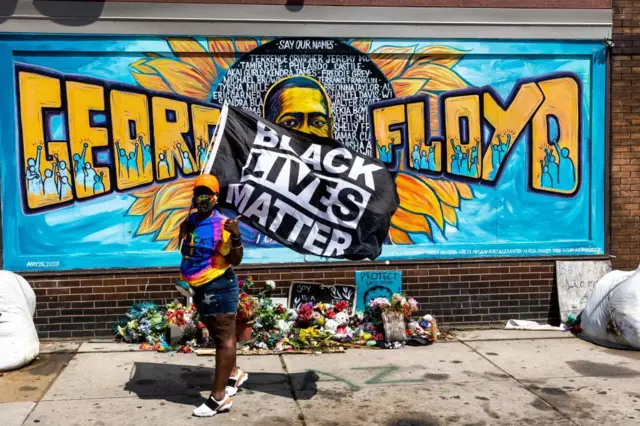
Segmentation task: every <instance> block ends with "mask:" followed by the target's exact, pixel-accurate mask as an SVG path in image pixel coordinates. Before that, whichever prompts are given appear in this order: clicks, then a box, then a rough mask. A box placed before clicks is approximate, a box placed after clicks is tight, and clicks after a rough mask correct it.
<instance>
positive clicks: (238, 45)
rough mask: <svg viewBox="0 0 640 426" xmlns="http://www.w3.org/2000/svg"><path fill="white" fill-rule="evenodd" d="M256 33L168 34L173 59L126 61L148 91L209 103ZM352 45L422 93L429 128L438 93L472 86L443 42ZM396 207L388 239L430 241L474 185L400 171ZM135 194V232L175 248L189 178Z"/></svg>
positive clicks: (394, 81) (397, 86) (395, 81)
mask: <svg viewBox="0 0 640 426" xmlns="http://www.w3.org/2000/svg"><path fill="white" fill-rule="evenodd" d="M269 41H270V39H256V38H233V39H232V38H209V39H207V43H206V46H207V48H206V49H205V47H204V45H203V44H200V43H199V42H198V41H197V40H195V39H193V38H168V39H167V43H168V44H169V46H170V48H171V50H172V52H173V56H172V57H167V56H160V55H158V54H154V53H148V54H146V56H147V58H143V59H140V60H137V61H135V62H134V63H132V64H131V68H132V69H131V74H132V76H133V78H134V79H135V80H136V82H137V83H138V84H139V85H140V86H142V87H144V88H146V89H150V90H156V91H160V92H168V93H177V94H180V95H183V96H188V97H191V98H194V99H198V100H201V101H210V100H211V98H212V95H213V92H214V90H215V88H216V85H217V84H218V82H220V81H221V80H222V78H223V77H224V76H225V74H226V72H227V71H228V70H229V69H230V68H231V67H232V66H233V65H234V64H235V62H236V61H237V60H238V59H239V58H240V57H241V56H242V55H243V54H244V53H247V52H250V51H251V50H253V49H255V48H257V47H258V46H260V45H262V44H264V43H267V42H269ZM350 44H351V46H353V47H354V48H356V49H357V50H359V51H361V52H362V53H365V54H368V55H369V56H370V58H371V60H372V61H373V62H374V63H375V64H376V65H377V66H378V67H379V68H380V70H381V71H382V72H383V73H384V75H385V76H386V77H387V79H388V80H389V82H390V84H391V85H392V87H393V89H394V92H395V95H396V97H397V98H403V97H407V96H413V95H418V94H422V95H427V96H428V97H429V100H430V107H431V109H430V111H431V128H432V129H433V131H434V132H437V130H438V124H439V123H438V118H437V111H438V96H439V95H440V94H441V93H443V92H446V91H450V90H457V89H463V88H466V87H468V86H469V85H468V84H467V83H466V82H465V81H464V80H463V79H462V78H461V77H460V76H459V75H458V74H457V73H456V72H455V71H453V70H452V68H453V67H454V66H455V65H456V64H457V63H458V62H459V61H460V59H461V58H462V57H463V56H464V54H465V52H464V51H460V50H457V49H454V48H451V47H447V46H436V45H432V46H428V47H424V48H421V49H417V48H416V46H384V47H380V48H378V49H376V50H374V51H371V46H372V40H353V41H351V42H350ZM396 185H397V189H398V195H399V197H400V208H399V209H398V211H397V213H396V214H395V215H394V217H393V218H392V220H391V229H390V231H389V239H390V241H391V242H392V243H393V244H413V243H414V240H413V239H412V234H422V235H426V236H428V237H429V239H431V240H432V241H433V229H432V226H433V225H434V224H435V225H436V226H437V227H438V229H439V230H440V232H442V233H443V234H445V233H446V226H447V225H451V226H454V227H457V223H458V218H457V210H459V209H460V207H461V203H462V200H468V199H472V198H473V192H472V190H471V188H470V187H469V186H468V185H466V184H462V183H458V182H450V181H447V180H444V179H434V178H428V177H422V176H419V175H417V174H413V173H410V172H408V171H403V170H400V171H399V172H398V173H397V175H396ZM132 196H133V197H134V198H136V200H135V202H134V203H133V205H132V206H131V208H130V209H129V211H128V214H129V215H133V216H142V221H141V223H140V225H139V227H138V229H137V231H136V235H153V239H154V241H166V242H167V245H166V247H165V250H175V249H176V248H177V247H178V228H179V226H180V223H181V222H182V221H183V220H184V219H185V218H186V217H187V215H188V212H189V205H190V199H191V182H190V181H189V180H187V179H181V180H177V181H175V182H171V183H167V184H163V185H157V186H154V187H151V188H148V189H145V190H142V191H136V192H133V193H132Z"/></svg>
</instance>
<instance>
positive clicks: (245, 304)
mask: <svg viewBox="0 0 640 426" xmlns="http://www.w3.org/2000/svg"><path fill="white" fill-rule="evenodd" d="M238 284H239V285H240V298H239V300H238V312H237V315H236V340H237V341H238V342H248V341H250V340H251V333H252V332H253V320H254V319H255V317H256V311H257V309H258V300H257V299H256V298H255V297H253V296H251V295H249V293H247V292H248V291H249V290H251V288H252V287H253V285H254V283H253V279H252V278H251V277H250V276H249V277H247V278H246V279H244V280H241V281H240V282H239V283H238Z"/></svg>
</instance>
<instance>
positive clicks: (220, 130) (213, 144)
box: [200, 102, 229, 174]
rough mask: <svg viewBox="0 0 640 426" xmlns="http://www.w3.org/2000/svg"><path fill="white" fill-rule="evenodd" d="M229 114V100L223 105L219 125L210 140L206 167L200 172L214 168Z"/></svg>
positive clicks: (203, 172)
mask: <svg viewBox="0 0 640 426" xmlns="http://www.w3.org/2000/svg"><path fill="white" fill-rule="evenodd" d="M228 114H229V104H228V103H227V102H225V103H224V105H223V106H222V112H221V113H220V118H218V125H217V126H216V130H215V131H214V132H213V135H212V136H211V141H210V142H209V147H208V149H207V156H206V160H205V162H204V164H205V165H204V167H203V168H202V170H201V171H200V174H205V173H210V172H211V169H212V168H213V162H214V161H215V159H216V156H217V155H218V148H220V144H219V143H218V139H220V138H221V137H222V135H223V134H224V127H225V125H226V124H227V115H228Z"/></svg>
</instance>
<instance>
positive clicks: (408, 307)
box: [369, 294, 418, 319]
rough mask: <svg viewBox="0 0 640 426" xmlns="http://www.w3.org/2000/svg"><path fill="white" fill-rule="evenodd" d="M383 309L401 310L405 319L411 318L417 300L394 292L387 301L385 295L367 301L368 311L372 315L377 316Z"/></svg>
mask: <svg viewBox="0 0 640 426" xmlns="http://www.w3.org/2000/svg"><path fill="white" fill-rule="evenodd" d="M384 311H395V312H402V314H403V315H404V317H405V318H406V319H409V318H411V315H412V314H413V313H414V312H417V311H418V302H417V301H416V300H415V299H408V300H407V299H406V298H405V297H404V296H403V295H401V294H394V295H393V296H392V297H391V301H389V300H388V299H387V298H385V297H379V298H377V299H373V300H372V301H371V302H369V313H370V315H371V316H372V317H375V318H377V317H379V314H380V313H382V312H384Z"/></svg>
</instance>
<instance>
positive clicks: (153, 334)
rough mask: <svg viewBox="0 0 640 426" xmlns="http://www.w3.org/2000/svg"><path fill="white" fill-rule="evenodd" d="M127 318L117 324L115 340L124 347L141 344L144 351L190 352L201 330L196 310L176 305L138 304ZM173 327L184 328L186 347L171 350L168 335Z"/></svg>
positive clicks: (179, 304)
mask: <svg viewBox="0 0 640 426" xmlns="http://www.w3.org/2000/svg"><path fill="white" fill-rule="evenodd" d="M126 317H127V320H126V321H122V322H119V323H116V324H115V325H114V327H113V332H114V334H115V335H116V338H117V339H119V340H121V341H124V342H126V343H141V344H142V345H141V347H140V348H141V349H143V350H157V351H159V352H167V351H171V350H177V351H181V352H189V351H190V350H191V347H193V346H195V338H196V337H197V333H198V330H199V329H202V328H204V324H202V322H200V321H199V319H198V312H197V311H196V309H195V306H193V305H191V306H184V305H183V304H182V303H180V302H177V301H174V302H171V303H168V304H167V305H166V306H158V305H156V304H155V303H153V302H137V303H134V304H133V306H132V307H131V308H130V309H129V311H128V312H127V313H126ZM172 325H174V326H177V327H183V328H184V333H183V337H182V341H183V342H185V343H186V344H185V345H179V346H176V347H171V346H169V344H168V343H167V333H168V330H169V328H170V327H171V326H172Z"/></svg>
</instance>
